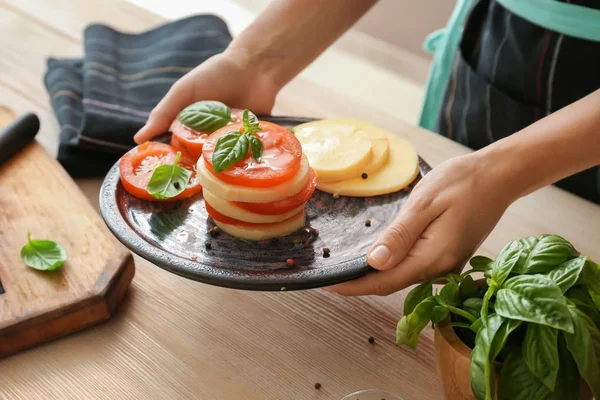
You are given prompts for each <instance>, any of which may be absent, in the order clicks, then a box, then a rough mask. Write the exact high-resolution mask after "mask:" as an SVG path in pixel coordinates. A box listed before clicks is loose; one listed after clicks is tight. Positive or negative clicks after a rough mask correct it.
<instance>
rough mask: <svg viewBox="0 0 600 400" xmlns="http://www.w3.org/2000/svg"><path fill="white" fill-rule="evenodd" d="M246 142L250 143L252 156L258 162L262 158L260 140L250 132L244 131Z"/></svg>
mask: <svg viewBox="0 0 600 400" xmlns="http://www.w3.org/2000/svg"><path fill="white" fill-rule="evenodd" d="M246 137H247V138H248V142H249V143H250V149H251V150H252V157H253V158H254V159H255V160H256V161H257V162H260V161H261V160H262V152H263V144H262V141H261V140H260V139H259V138H257V137H256V136H254V135H253V134H251V133H246Z"/></svg>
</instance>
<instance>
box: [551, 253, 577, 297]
mask: <svg viewBox="0 0 600 400" xmlns="http://www.w3.org/2000/svg"><path fill="white" fill-rule="evenodd" d="M586 260H587V258H586V257H577V258H574V259H572V260H569V261H565V262H564V263H562V264H560V265H559V266H557V267H556V268H554V269H552V270H550V271H549V272H548V273H547V274H546V276H547V277H548V278H550V279H552V280H553V281H554V283H556V284H557V285H558V287H559V288H560V290H562V292H563V293H564V292H566V291H567V290H569V288H570V287H571V286H573V285H574V284H575V283H576V282H577V280H578V279H579V275H580V274H581V270H582V269H583V266H584V264H585V262H586Z"/></svg>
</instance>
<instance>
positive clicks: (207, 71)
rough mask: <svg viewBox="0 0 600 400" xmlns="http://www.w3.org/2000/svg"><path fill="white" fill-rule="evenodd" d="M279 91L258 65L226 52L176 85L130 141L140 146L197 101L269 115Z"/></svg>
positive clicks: (203, 64)
mask: <svg viewBox="0 0 600 400" xmlns="http://www.w3.org/2000/svg"><path fill="white" fill-rule="evenodd" d="M279 89H280V87H279V86H278V85H277V84H275V82H274V81H273V79H272V78H271V77H270V76H269V74H267V73H266V72H265V71H263V70H262V69H261V65H260V63H258V62H256V61H255V60H254V61H253V60H250V59H249V58H247V57H246V56H245V55H243V54H239V53H235V54H234V53H233V52H230V51H227V50H226V51H225V52H224V53H222V54H218V55H215V56H213V57H211V58H209V59H208V60H206V61H205V62H203V63H202V64H200V65H199V66H198V67H196V68H194V69H193V70H192V71H190V72H188V73H187V74H186V75H184V76H183V77H181V78H180V79H179V80H178V81H177V82H175V83H174V84H173V86H171V89H170V90H169V92H168V93H167V94H166V96H165V97H164V98H163V99H162V100H161V101H160V103H158V105H157V106H156V107H155V108H154V109H153V110H152V112H151V113H150V116H149V117H148V121H147V122H146V125H144V127H143V128H142V129H140V131H139V132H138V133H137V134H136V135H135V136H134V138H133V139H134V140H135V142H136V143H138V144H140V143H143V142H146V141H148V140H151V139H152V138H154V137H155V136H158V135H160V134H162V133H165V132H167V131H168V130H169V127H170V126H171V123H172V122H173V120H174V119H175V118H176V117H177V114H179V112H180V111H181V110H183V109H184V108H185V107H187V106H189V105H190V104H192V103H195V102H197V101H200V100H218V101H221V102H223V103H225V104H227V105H228V106H229V107H235V108H248V109H250V110H252V112H254V113H255V114H270V113H271V109H272V108H273V104H274V103H275V96H276V95H277V92H279Z"/></svg>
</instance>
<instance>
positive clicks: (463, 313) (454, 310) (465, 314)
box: [444, 304, 477, 323]
mask: <svg viewBox="0 0 600 400" xmlns="http://www.w3.org/2000/svg"><path fill="white" fill-rule="evenodd" d="M444 307H446V309H448V311H450V312H452V313H454V314H457V315H460V316H461V317H465V318H466V319H468V320H469V321H470V322H471V323H473V322H475V321H477V318H475V316H474V315H473V314H471V313H469V312H467V311H465V310H461V309H460V308H457V307H454V306H449V305H448V304H444Z"/></svg>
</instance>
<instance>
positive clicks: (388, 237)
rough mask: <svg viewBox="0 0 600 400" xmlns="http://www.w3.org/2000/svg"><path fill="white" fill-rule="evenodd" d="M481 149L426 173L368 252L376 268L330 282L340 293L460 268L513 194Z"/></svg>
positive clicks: (389, 287)
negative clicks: (354, 277) (493, 171)
mask: <svg viewBox="0 0 600 400" xmlns="http://www.w3.org/2000/svg"><path fill="white" fill-rule="evenodd" d="M486 165H493V163H491V162H490V160H485V159H483V158H482V157H481V155H480V153H472V154H469V155H465V156H461V157H457V158H454V159H451V160H448V161H446V162H445V163H443V164H441V165H440V166H438V167H437V168H435V169H434V170H433V171H431V172H430V173H429V174H427V175H426V176H425V177H424V178H423V179H422V180H421V181H420V182H419V183H418V184H417V185H416V187H415V189H414V190H413V192H412V193H411V194H410V196H409V198H408V200H407V201H406V203H405V204H404V205H403V206H402V209H401V211H400V214H399V215H398V217H397V218H396V220H395V221H393V222H392V223H391V224H390V225H389V227H388V228H387V230H386V231H385V232H384V233H383V234H382V235H381V237H379V239H378V240H377V241H376V242H375V244H374V245H373V246H372V247H371V249H370V250H369V252H368V255H367V261H368V263H369V265H370V266H372V267H373V268H375V269H376V270H377V271H374V272H372V273H369V274H367V275H366V276H364V277H362V278H359V279H357V280H354V281H350V282H346V283H343V284H340V285H337V286H333V287H331V288H329V290H331V291H335V292H337V293H339V294H342V295H347V296H360V295H371V294H374V295H388V294H391V293H394V292H396V291H398V290H401V289H403V288H405V287H407V286H410V285H412V284H414V283H418V282H424V281H429V280H432V279H434V278H435V277H438V276H441V275H444V274H446V273H447V272H449V271H451V270H460V269H462V267H463V266H464V263H465V262H466V261H467V260H468V259H469V257H470V256H471V255H472V254H473V252H474V251H476V250H477V248H478V247H479V246H480V244H481V243H482V242H483V240H484V239H485V238H486V237H487V236H488V235H489V233H490V232H491V231H492V229H493V228H494V226H495V225H496V223H497V222H498V220H499V219H500V217H501V216H502V214H503V213H504V211H505V210H506V208H507V207H508V206H509V204H510V203H511V202H512V201H513V200H514V197H513V196H512V195H509V194H508V191H507V190H506V187H505V186H503V185H501V184H499V183H498V182H496V181H494V180H493V178H492V177H493V174H489V173H487V172H486V170H487V169H486V167H485V166H486Z"/></svg>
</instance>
